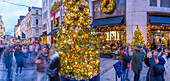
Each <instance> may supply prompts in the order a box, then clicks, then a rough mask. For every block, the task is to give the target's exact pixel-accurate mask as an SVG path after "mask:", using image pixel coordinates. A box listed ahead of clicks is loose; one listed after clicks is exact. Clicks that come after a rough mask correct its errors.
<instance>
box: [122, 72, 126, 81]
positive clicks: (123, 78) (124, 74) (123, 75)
mask: <svg viewBox="0 0 170 81" xmlns="http://www.w3.org/2000/svg"><path fill="white" fill-rule="evenodd" d="M126 70H127V69H125V72H124V73H123V74H122V77H121V81H125V79H126Z"/></svg>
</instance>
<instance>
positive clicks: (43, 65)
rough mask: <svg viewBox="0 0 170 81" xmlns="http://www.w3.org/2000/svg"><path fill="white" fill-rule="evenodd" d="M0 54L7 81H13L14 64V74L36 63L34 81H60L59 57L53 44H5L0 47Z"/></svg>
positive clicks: (17, 74) (18, 73)
mask: <svg viewBox="0 0 170 81" xmlns="http://www.w3.org/2000/svg"><path fill="white" fill-rule="evenodd" d="M0 55H2V61H3V63H4V68H5V70H6V71H7V81H13V80H12V72H13V67H14V66H15V65H16V71H15V75H16V76H20V75H22V74H23V72H22V69H23V68H27V67H29V66H34V65H36V71H37V76H36V81H60V78H59V70H60V57H59V54H58V52H56V51H55V45H52V46H50V45H49V44H15V45H14V44H7V45H5V47H2V50H1V49H0ZM13 58H14V59H13ZM13 60H14V61H13Z"/></svg>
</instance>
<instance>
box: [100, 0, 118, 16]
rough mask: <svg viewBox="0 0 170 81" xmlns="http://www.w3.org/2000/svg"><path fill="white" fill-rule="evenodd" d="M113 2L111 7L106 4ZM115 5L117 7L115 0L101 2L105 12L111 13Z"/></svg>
mask: <svg viewBox="0 0 170 81" xmlns="http://www.w3.org/2000/svg"><path fill="white" fill-rule="evenodd" d="M109 3H110V4H111V5H110V7H109V8H106V6H107V5H108V4H109ZM114 7H115V1H114V0H103V1H102V3H101V10H102V11H103V12H104V13H107V14H109V13H111V12H112V11H113V10H114Z"/></svg>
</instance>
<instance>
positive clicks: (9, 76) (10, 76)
mask: <svg viewBox="0 0 170 81" xmlns="http://www.w3.org/2000/svg"><path fill="white" fill-rule="evenodd" d="M7 81H12V69H11V68H7Z"/></svg>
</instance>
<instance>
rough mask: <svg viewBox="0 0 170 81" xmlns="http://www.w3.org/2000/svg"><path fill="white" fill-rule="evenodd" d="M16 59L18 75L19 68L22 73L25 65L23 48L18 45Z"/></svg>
mask: <svg viewBox="0 0 170 81" xmlns="http://www.w3.org/2000/svg"><path fill="white" fill-rule="evenodd" d="M14 56H15V59H16V63H17V66H16V73H15V74H16V75H18V70H19V75H21V74H22V67H23V65H24V54H23V53H22V48H20V46H19V47H17V49H16V51H15V53H14Z"/></svg>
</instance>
